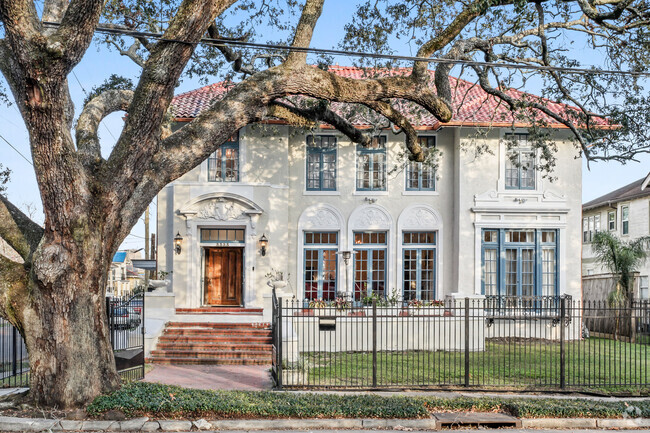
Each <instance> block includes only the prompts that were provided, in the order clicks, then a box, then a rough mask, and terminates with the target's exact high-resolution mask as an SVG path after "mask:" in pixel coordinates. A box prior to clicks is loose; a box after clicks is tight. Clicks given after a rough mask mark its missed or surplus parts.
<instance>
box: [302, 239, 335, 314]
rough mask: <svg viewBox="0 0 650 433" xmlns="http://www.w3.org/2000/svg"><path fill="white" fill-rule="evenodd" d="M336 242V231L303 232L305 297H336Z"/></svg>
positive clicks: (326, 298)
mask: <svg viewBox="0 0 650 433" xmlns="http://www.w3.org/2000/svg"><path fill="white" fill-rule="evenodd" d="M338 244H339V242H338V233H337V232H305V247H304V269H303V275H304V279H305V299H308V300H312V299H323V300H326V301H327V300H333V299H334V298H336V286H337V272H336V269H337V256H336V252H337V251H338Z"/></svg>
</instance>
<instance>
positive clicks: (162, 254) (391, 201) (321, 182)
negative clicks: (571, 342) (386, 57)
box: [157, 67, 581, 321]
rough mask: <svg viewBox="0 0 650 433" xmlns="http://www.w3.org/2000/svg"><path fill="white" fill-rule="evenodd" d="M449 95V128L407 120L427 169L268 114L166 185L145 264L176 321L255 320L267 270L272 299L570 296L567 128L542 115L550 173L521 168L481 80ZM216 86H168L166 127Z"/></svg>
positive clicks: (516, 136)
mask: <svg viewBox="0 0 650 433" xmlns="http://www.w3.org/2000/svg"><path fill="white" fill-rule="evenodd" d="M333 69H334V70H335V71H336V72H337V73H340V74H341V75H344V76H348V77H354V78H358V77H359V76H360V71H359V70H358V69H355V68H346V67H333ZM452 88H455V89H457V98H456V107H455V114H454V118H453V120H452V121H451V122H450V123H448V124H444V125H443V124H440V123H439V122H438V121H437V120H436V119H434V118H433V117H427V116H424V117H418V118H417V119H414V120H413V122H414V124H415V125H416V128H417V130H418V131H419V133H420V134H421V135H420V140H421V144H422V145H424V146H428V147H436V148H437V149H439V150H440V152H441V153H440V156H439V163H438V167H437V170H436V171H434V170H433V169H432V168H430V167H429V166H422V165H421V164H420V163H412V162H407V161H406V160H405V159H404V156H403V153H404V150H405V146H404V135H403V134H402V135H400V134H395V133H393V131H392V130H390V129H386V130H382V131H381V132H380V134H379V135H378V136H377V137H376V138H375V139H374V140H373V144H372V146H370V147H367V148H364V147H362V146H360V145H357V144H355V143H353V142H351V141H350V140H349V139H348V138H347V137H346V136H344V135H343V134H341V133H339V132H338V131H336V130H334V129H332V128H330V127H328V126H327V125H322V126H321V127H320V128H317V129H314V130H306V129H302V128H297V127H293V126H289V125H286V124H283V123H281V122H278V121H269V123H267V124H265V125H251V126H247V127H245V128H243V129H241V130H240V131H239V133H238V134H237V135H236V136H234V137H232V139H231V140H230V141H229V142H227V143H225V144H223V145H222V146H221V147H220V149H219V150H217V151H216V152H215V153H214V154H213V155H212V156H211V157H210V158H208V159H207V160H206V161H204V162H203V163H202V164H200V165H199V166H197V167H196V168H194V169H193V170H192V171H190V172H189V173H187V174H185V175H184V176H182V177H181V178H179V179H178V180H176V181H174V182H173V183H171V184H169V185H167V187H165V188H164V189H163V190H162V191H161V192H160V194H159V195H158V204H157V209H158V267H159V270H162V271H167V272H171V274H170V276H171V280H172V283H171V292H172V293H171V295H169V296H172V297H173V305H174V307H175V309H176V310H175V314H176V316H175V317H176V319H179V318H181V314H182V313H185V314H190V313H192V314H195V315H196V314H199V313H201V312H208V313H215V312H219V311H223V312H228V313H233V312H236V311H237V310H236V309H233V308H232V307H241V308H243V309H242V310H241V312H242V313H246V312H248V313H255V312H260V314H261V310H255V309H264V308H265V305H268V304H267V303H265V297H268V296H270V293H271V287H270V285H269V284H267V282H268V281H269V279H270V276H275V275H276V274H277V273H278V272H281V273H282V274H283V277H284V280H286V281H287V283H288V284H287V286H286V287H285V288H284V289H283V292H282V294H284V295H285V296H294V297H295V298H297V299H300V300H302V299H304V300H311V299H318V298H322V299H325V300H328V299H334V297H336V296H340V295H347V296H349V297H351V298H353V299H355V300H359V299H361V298H362V297H364V296H368V295H371V294H373V293H376V294H379V295H381V296H383V295H390V294H392V293H393V292H395V293H396V294H397V295H398V296H399V297H400V298H402V299H404V300H411V299H421V300H436V299H444V298H445V297H446V296H451V295H453V296H462V297H465V296H480V295H511V296H532V295H560V294H565V293H566V294H569V295H572V296H573V297H579V296H580V293H581V280H580V277H581V276H580V249H579V245H580V239H581V232H580V227H581V226H580V221H581V220H580V218H581V161H580V159H576V156H577V152H576V149H575V147H574V146H573V145H572V144H571V143H569V141H568V140H567V138H568V132H567V131H566V130H565V129H562V128H561V127H560V125H557V124H554V122H553V120H552V119H550V118H548V119H547V121H548V122H549V124H550V125H551V127H553V128H554V130H553V134H554V135H553V137H554V139H555V140H556V141H557V148H558V154H557V157H558V161H557V166H556V168H555V172H554V173H553V176H554V177H556V178H557V180H555V181H553V182H551V181H549V180H548V179H546V178H545V177H544V176H543V173H540V172H539V171H537V170H536V169H535V168H534V160H535V159H536V158H538V155H536V151H535V149H534V147H533V146H531V145H530V144H529V142H528V136H527V129H526V127H527V125H525V124H516V123H515V122H513V120H512V116H511V115H510V113H509V112H508V111H507V110H506V108H505V107H504V104H499V103H497V102H496V101H495V100H494V99H492V98H491V97H489V96H488V95H487V94H486V93H484V92H483V91H482V90H481V89H480V88H479V87H475V86H473V85H471V84H470V83H467V82H464V81H461V80H458V81H456V80H454V86H452ZM225 91H226V90H225V89H224V87H223V86H222V85H221V84H214V85H211V86H207V87H204V88H201V89H198V90H195V91H191V92H187V93H184V94H181V95H178V96H177V97H176V98H175V99H174V102H173V104H174V107H175V109H176V111H175V114H176V117H177V120H178V122H179V124H182V122H184V121H189V120H191V119H192V118H194V117H195V116H197V115H198V113H200V112H201V110H202V109H204V108H206V107H208V106H209V104H210V102H211V101H213V100H215V99H216V98H219V96H220V95H222V94H223V92H225ZM513 94H517V92H515V91H513ZM519 95H521V94H519ZM552 108H553V109H555V110H558V112H560V111H561V110H564V107H563V106H561V105H560V104H553V105H552ZM360 126H363V125H360ZM513 127H514V129H513ZM477 132H481V133H482V134H478V135H477ZM507 141H508V142H513V141H514V142H515V143H516V144H515V145H507V144H506V142H507ZM477 145H480V146H482V147H484V148H487V149H488V151H487V152H477ZM479 153H480V154H479ZM175 239H176V240H175ZM346 251H347V252H350V253H351V254H350V255H351V257H350V259H349V260H348V261H347V263H346V260H344V257H345V255H344V254H343V252H346ZM227 307H231V308H227ZM170 314H171V313H170ZM192 317H193V319H192V320H196V319H197V317H196V316H192ZM210 317H211V318H210V319H205V320H214V321H218V320H219V319H217V318H215V316H214V315H212V316H210ZM187 320H189V319H187ZM260 320H261V319H260Z"/></svg>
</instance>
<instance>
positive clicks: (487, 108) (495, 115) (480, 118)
mask: <svg viewBox="0 0 650 433" xmlns="http://www.w3.org/2000/svg"><path fill="white" fill-rule="evenodd" d="M330 71H332V72H335V73H336V74H338V75H340V76H342V77H346V78H354V79H363V78H367V76H366V75H364V74H365V72H364V70H363V69H360V68H356V67H348V66H338V65H337V66H330ZM407 73H410V69H409V68H397V69H392V70H390V71H386V75H397V74H407ZM449 81H450V84H451V89H452V97H453V98H452V99H453V108H454V115H453V118H452V121H451V122H449V123H446V124H444V125H448V126H512V125H513V116H512V113H511V112H510V110H509V108H508V106H507V104H506V103H505V102H503V101H501V100H499V99H497V98H495V97H493V96H491V95H489V94H487V93H486V92H485V91H484V90H483V89H482V88H481V87H480V86H479V85H478V84H473V83H470V82H469V81H465V80H462V79H459V78H454V77H450V78H449ZM231 85H233V84H231ZM227 90H228V89H227V87H226V85H225V83H224V82H220V83H215V84H211V85H209V86H205V87H201V88H200V89H196V90H192V91H189V92H185V93H181V94H179V95H177V96H176V97H174V99H173V101H172V105H173V107H174V113H175V117H176V119H177V120H179V121H188V120H191V119H193V118H195V117H196V116H198V115H199V113H201V111H203V110H205V109H207V108H208V107H209V106H210V105H211V104H212V103H213V102H214V101H215V100H218V99H219V98H221V97H222V96H223V95H224V94H225V93H226V92H227ZM506 93H507V94H508V95H510V96H512V97H513V98H514V99H522V98H529V99H537V100H539V101H540V102H542V103H544V104H546V106H547V107H548V108H549V109H550V110H552V111H553V112H554V113H556V114H559V115H561V116H565V115H566V113H567V112H571V111H573V112H577V111H578V109H577V108H575V107H572V106H569V105H566V104H561V103H557V102H552V101H549V100H547V99H543V98H541V97H539V96H535V95H532V94H530V93H524V92H521V91H518V90H514V89H511V90H507V91H506ZM342 105H343V104H339V103H334V104H333V108H334V110H335V111H341V108H342ZM531 113H532V115H534V116H536V117H537V119H539V120H540V121H543V122H546V123H547V124H548V125H549V126H551V127H554V128H565V126H564V125H562V124H559V123H558V122H557V121H556V120H555V119H553V118H551V117H549V116H547V115H546V114H543V113H541V112H538V111H531ZM407 116H408V117H410V120H411V121H412V122H413V124H414V126H416V128H421V129H430V128H433V129H437V128H439V127H440V126H443V125H442V124H440V122H438V120H437V119H436V118H435V117H433V116H432V115H431V114H429V113H428V112H425V111H424V110H420V113H419V114H417V115H415V114H414V113H407ZM351 120H352V121H353V123H355V124H356V125H357V126H364V124H367V122H363V121H362V120H361V119H351ZM596 122H597V123H598V124H600V125H602V126H604V127H606V126H608V122H607V120H606V119H596ZM514 125H515V126H517V127H525V126H528V125H529V123H528V122H525V121H524V122H523V123H522V121H521V120H517V121H516V122H515V124H514Z"/></svg>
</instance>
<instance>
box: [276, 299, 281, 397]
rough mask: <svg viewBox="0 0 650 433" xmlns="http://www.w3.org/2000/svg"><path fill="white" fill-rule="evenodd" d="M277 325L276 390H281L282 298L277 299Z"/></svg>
mask: <svg viewBox="0 0 650 433" xmlns="http://www.w3.org/2000/svg"><path fill="white" fill-rule="evenodd" d="M277 325H278V334H277V336H276V338H277V340H276V341H277V346H276V348H275V349H276V351H277V353H276V355H277V359H276V362H277V366H278V369H277V372H278V389H282V298H278V317H277Z"/></svg>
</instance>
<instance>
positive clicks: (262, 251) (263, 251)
mask: <svg viewBox="0 0 650 433" xmlns="http://www.w3.org/2000/svg"><path fill="white" fill-rule="evenodd" d="M268 245H269V240H268V238H267V237H266V234H263V235H262V237H261V238H260V254H261V255H262V256H265V255H266V247H267V246H268Z"/></svg>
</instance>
